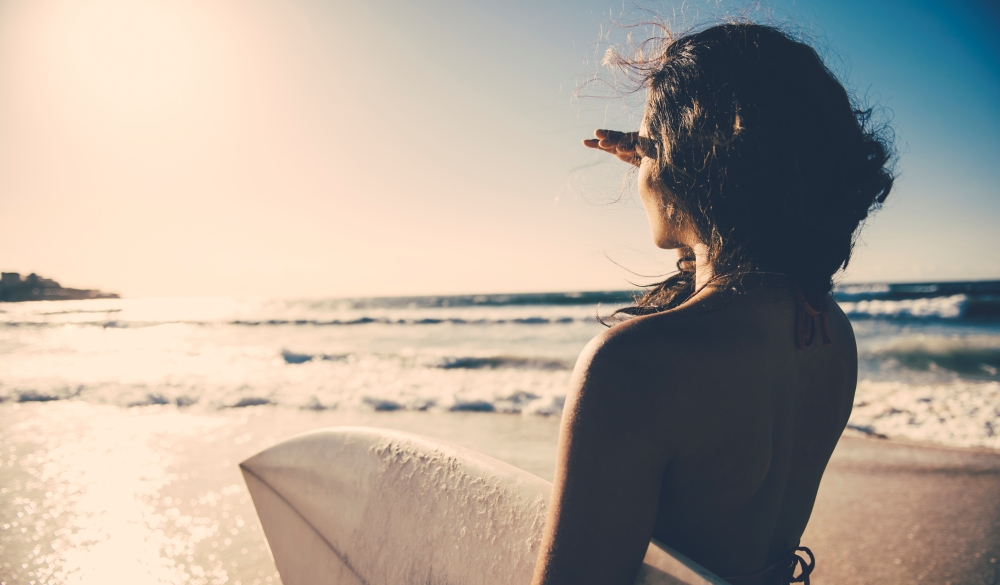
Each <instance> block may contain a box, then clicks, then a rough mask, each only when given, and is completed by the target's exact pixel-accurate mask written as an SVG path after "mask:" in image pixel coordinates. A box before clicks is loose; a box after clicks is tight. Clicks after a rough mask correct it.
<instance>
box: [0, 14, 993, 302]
mask: <svg viewBox="0 0 1000 585" xmlns="http://www.w3.org/2000/svg"><path fill="white" fill-rule="evenodd" d="M649 6H655V7H658V9H659V12H660V13H661V14H663V15H665V16H671V15H676V16H675V17H676V18H677V19H679V21H683V22H685V23H687V24H691V23H694V22H703V21H704V20H705V19H706V18H710V17H711V15H713V14H715V15H718V14H723V13H725V12H727V11H728V12H732V11H733V7H737V6H738V5H736V4H730V5H727V4H725V3H723V4H721V5H717V4H716V3H714V2H713V3H705V4H699V3H698V2H686V3H684V4H683V5H682V4H681V3H680V2H677V3H669V2H665V3H660V4H649ZM682 6H683V8H681V7H682ZM621 8H622V5H621V3H618V4H614V3H608V2H605V1H599V0H587V1H586V2H568V1H559V2H547V3H541V2H535V1H527V0H524V1H522V0H490V1H487V2H475V3H474V2H468V1H466V2H458V1H455V2H450V1H438V0H426V1H421V2H395V1H386V2H372V3H369V2H350V3H348V2H342V1H339V0H323V1H320V0H212V1H208V0H74V1H65V0H3V1H0V218H2V224H0V225H2V228H0V269H2V270H4V271H20V272H22V273H27V272H32V271H34V272H38V273H40V274H42V275H44V276H49V277H52V278H55V279H57V280H59V281H60V282H62V283H63V284H64V285H66V286H76V287H97V288H102V289H105V290H111V291H116V292H120V293H123V294H125V295H127V296H159V295H182V294H184V295H190V294H196V295H201V294H208V295H245V296H291V297H309V296H312V297H316V296H349V295H369V294H377V295H404V294H426V293H467V292H518V291H556V290H595V289H622V288H629V284H628V280H629V279H632V280H635V279H636V278H637V277H635V276H633V275H631V274H630V273H629V272H628V271H627V270H626V269H625V268H628V269H631V270H634V271H636V272H640V273H644V274H656V273H662V272H665V271H667V270H668V269H669V268H670V266H671V264H672V259H673V253H672V252H666V251H660V250H657V249H656V248H655V247H654V246H653V245H652V243H651V242H650V239H649V232H648V227H647V225H646V221H645V217H644V215H643V213H642V211H641V209H640V208H639V205H638V201H637V198H636V197H634V195H633V191H634V188H633V189H629V188H628V187H626V190H625V192H624V195H625V197H624V198H623V199H622V201H619V202H615V200H616V199H617V198H618V195H619V194H621V193H622V184H623V181H624V180H627V178H626V174H625V171H626V169H625V168H624V166H623V165H619V164H617V163H615V162H614V161H610V160H604V159H603V158H602V156H601V155H600V154H599V153H594V152H590V151H587V150H585V149H584V148H583V147H581V146H580V140H581V139H582V138H586V137H588V136H589V135H590V134H591V132H592V131H593V129H594V128H596V127H608V126H610V127H614V128H619V129H630V128H634V127H635V124H636V121H637V119H638V114H639V113H638V112H637V111H636V110H634V109H632V110H629V109H627V108H624V107H623V106H622V104H621V103H619V102H615V101H608V100H598V99H575V98H574V90H575V89H576V88H577V87H578V85H579V84H580V83H581V82H582V81H583V80H584V79H585V78H586V77H587V76H588V75H590V74H592V73H594V72H595V71H596V70H597V64H598V61H599V60H600V56H601V54H602V52H603V49H604V48H605V47H606V44H602V43H601V42H600V41H601V39H602V36H601V35H602V31H607V30H608V29H609V24H610V18H609V17H610V16H615V17H618V15H620V14H621ZM632 14H634V12H633V13H632ZM752 14H753V15H756V16H757V17H758V18H761V17H768V18H770V19H771V21H772V22H776V23H779V24H780V23H783V22H790V23H792V25H793V26H795V27H796V28H798V29H804V30H806V31H807V32H808V33H809V35H810V36H811V37H813V38H815V39H817V41H818V42H819V43H820V45H821V47H820V48H821V51H822V52H823V53H824V54H826V55H827V56H828V59H829V61H830V63H831V65H832V66H833V68H834V69H835V70H836V71H838V72H839V73H841V74H843V75H844V76H845V78H846V79H847V80H848V82H849V84H850V85H851V86H853V87H854V88H855V89H857V90H858V91H860V92H861V93H863V94H868V95H869V96H872V97H875V98H877V99H878V100H879V103H881V104H883V105H884V106H887V107H888V108H890V110H891V112H892V114H893V116H894V125H895V127H896V130H897V134H898V146H899V148H900V152H901V154H902V159H901V163H900V167H899V170H900V171H901V177H900V179H899V181H898V183H897V188H896V189H895V190H894V191H893V193H892V194H891V196H890V200H889V203H888V205H887V206H886V209H885V210H884V211H882V212H881V213H880V214H879V215H878V216H877V217H876V218H875V219H874V220H872V221H871V222H870V224H869V226H868V231H867V232H866V233H865V236H864V238H863V239H864V241H863V244H862V245H860V246H859V248H858V251H857V255H856V258H855V260H854V264H853V266H852V268H851V270H850V272H849V273H848V275H847V277H846V279H847V280H848V281H915V280H955V279H978V278H1000V252H998V250H1000V229H998V228H997V226H998V225H1000V189H998V185H1000V165H998V164H997V161H998V160H1000V110H998V108H997V104H1000V41H998V36H1000V35H997V34H996V31H997V30H998V25H1000V18H998V11H997V9H996V8H995V7H991V5H990V4H989V3H988V2H985V1H984V2H965V3H953V2H943V1H941V2H930V1H925V2H882V3H872V2H862V1H860V0H850V1H848V2H839V1H838V2H833V1H832V0H828V1H826V2H820V1H818V0H817V1H797V2H793V1H782V2H772V3H771V4H770V8H768V9H767V10H766V11H763V10H759V11H756V12H753V13H752ZM768 15H769V16H768ZM613 34H615V35H619V36H620V33H618V32H615V33H613ZM619 265H621V266H619ZM622 267H624V268H622ZM639 280H642V279H639Z"/></svg>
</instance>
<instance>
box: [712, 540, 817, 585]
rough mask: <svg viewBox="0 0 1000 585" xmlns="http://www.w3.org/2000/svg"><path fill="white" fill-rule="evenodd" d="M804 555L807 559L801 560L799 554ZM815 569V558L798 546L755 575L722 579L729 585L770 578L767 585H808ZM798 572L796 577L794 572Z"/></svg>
mask: <svg viewBox="0 0 1000 585" xmlns="http://www.w3.org/2000/svg"><path fill="white" fill-rule="evenodd" d="M800 552H801V553H803V554H805V555H806V556H807V557H808V558H803V557H802V556H800V555H799V553H800ZM815 568H816V557H815V556H813V553H812V551H811V550H809V549H808V548H807V547H804V546H800V547H797V548H793V549H792V550H790V551H788V552H787V553H785V554H784V555H782V556H781V559H779V560H778V561H777V562H775V563H772V564H770V565H768V566H766V567H764V568H763V569H761V570H760V571H757V572H756V573H751V574H749V575H736V576H734V577H723V579H725V580H726V581H729V582H730V583H742V582H746V581H755V580H758V579H763V578H765V577H768V576H770V577H772V578H771V579H770V580H769V581H766V582H765V583H767V584H768V585H771V584H773V585H788V584H789V583H803V584H804V585H809V575H811V574H812V572H813V569H815ZM796 571H798V573H799V574H798V575H796V574H795V572H796Z"/></svg>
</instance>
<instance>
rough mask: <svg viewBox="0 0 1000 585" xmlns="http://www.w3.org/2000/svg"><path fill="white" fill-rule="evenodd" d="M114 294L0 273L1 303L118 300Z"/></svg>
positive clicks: (46, 279)
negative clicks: (64, 286) (65, 286)
mask: <svg viewBox="0 0 1000 585" xmlns="http://www.w3.org/2000/svg"><path fill="white" fill-rule="evenodd" d="M117 298H119V297H118V295H116V294H114V293H106V292H101V291H99V290H86V289H79V288H63V287H62V286H61V285H60V284H59V283H58V282H56V281H54V280H51V279H48V278H42V277H41V276H38V275H37V274H35V273H31V274H29V275H28V276H26V277H25V278H21V275H20V274H18V273H17V272H4V273H0V302H8V303H15V302H18V301H78V300H81V299H117Z"/></svg>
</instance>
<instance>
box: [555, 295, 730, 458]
mask: <svg viewBox="0 0 1000 585" xmlns="http://www.w3.org/2000/svg"><path fill="white" fill-rule="evenodd" d="M693 326H694V325H693V324H692V322H691V319H690V318H689V317H688V316H686V315H683V314H658V315H650V316H645V317H638V318H635V319H631V320H629V321H627V322H625V323H622V324H619V325H617V326H615V327H612V328H610V329H608V330H607V331H604V332H602V333H601V334H600V335H598V336H596V337H595V338H594V339H593V340H591V342H590V343H589V344H588V345H587V347H586V348H585V349H584V351H583V352H582V353H581V354H580V358H579V359H578V361H577V365H576V368H575V370H574V374H573V382H572V384H571V388H570V394H569V396H568V397H567V408H568V409H569V413H570V416H572V417H574V418H576V417H582V418H583V419H588V420H593V419H600V420H601V421H602V425H604V424H606V425H608V426H606V427H605V428H606V429H607V430H608V431H609V432H618V431H622V432H628V433H629V434H634V433H637V432H638V433H640V434H645V433H646V432H648V433H649V434H650V437H651V438H655V441H656V443H657V444H660V445H663V446H664V447H667V448H671V447H676V446H678V445H679V439H680V437H684V436H686V437H687V438H688V439H690V438H691V437H692V433H696V432H697V430H695V429H692V428H690V427H691V426H692V425H691V424H689V423H691V422H692V421H694V420H697V419H700V418H702V417H700V416H697V415H696V413H699V412H708V411H710V410H711V409H712V408H714V407H713V406H712V405H711V402H710V401H711V397H710V396H708V395H707V394H706V393H705V392H704V391H703V389H702V386H704V383H705V377H704V372H699V370H700V368H698V367H697V366H695V365H694V364H692V363H691V357H692V356H694V355H698V354H699V353H702V354H708V353H711V352H710V350H709V348H708V346H707V345H705V346H704V347H703V348H702V349H700V350H699V349H696V348H693V347H692V342H691V335H692V332H691V329H692V328H693ZM695 345H704V344H703V343H702V342H695ZM693 366H694V367H693ZM692 415H695V416H692ZM674 432H676V433H677V434H678V441H677V442H675V441H671V440H670V437H668V436H666V435H669V434H672V433H674ZM664 455H666V456H668V457H669V454H664Z"/></svg>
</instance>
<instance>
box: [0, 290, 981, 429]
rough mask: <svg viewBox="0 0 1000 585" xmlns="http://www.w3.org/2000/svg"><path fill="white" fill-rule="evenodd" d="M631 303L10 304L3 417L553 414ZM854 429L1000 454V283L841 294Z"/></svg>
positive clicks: (1, 354) (5, 323) (621, 295)
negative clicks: (48, 410)
mask: <svg viewBox="0 0 1000 585" xmlns="http://www.w3.org/2000/svg"><path fill="white" fill-rule="evenodd" d="M634 294H635V293H634V292H630V291H623V292H621V291H620V292H588V293H549V294H509V295H498V294H485V295H464V296H424V297H397V298H357V299H315V300H268V299H256V300H255V299H237V298H140V299H101V300H86V301H59V302H27V303H7V304H2V305H0V408H3V406H4V405H9V404H18V403H20V404H23V403H26V402H47V403H49V402H63V401H83V402H87V403H92V404H106V405H115V406H117V407H121V408H126V409H141V408H143V407H148V406H161V407H168V408H175V409H179V410H182V411H188V412H197V413H200V414H206V413H207V414H211V413H218V412H221V411H227V410H232V409H242V408H252V407H267V408H278V409H307V410H316V411H325V410H339V411H380V412H384V411H404V410H405V411H434V412H446V413H455V412H470V411H471V412H479V413H489V414H490V415H492V416H504V415H512V414H519V415H524V416H547V415H558V414H559V413H560V412H561V409H562V405H563V400H564V397H565V393H566V385H567V382H568V378H569V375H570V371H571V370H572V367H573V364H574V362H575V360H576V357H577V355H578V354H579V352H580V350H581V349H582V348H583V346H584V345H585V344H586V343H587V341H588V340H589V339H590V338H592V337H593V336H594V335H596V334H598V333H599V332H600V331H601V330H602V329H603V328H604V325H602V324H601V323H600V322H599V320H598V315H608V314H610V313H611V312H612V311H613V310H614V309H615V308H618V307H620V306H623V305H624V304H626V303H628V302H630V300H631V299H632V297H633V295H634ZM835 296H836V298H837V300H838V302H839V303H840V305H841V306H842V307H843V309H844V310H845V312H846V313H847V314H848V315H849V316H850V318H851V320H852V322H853V325H854V329H855V332H856V334H857V339H858V349H859V354H860V378H859V379H860V382H859V386H858V392H857V400H856V404H855V408H854V414H853V416H852V417H851V421H850V427H851V428H852V429H854V430H855V431H858V432H863V433H867V434H872V435H884V436H887V437H896V438H907V439H914V440H920V441H930V442H935V443H940V444H944V445H952V446H977V447H988V448H993V449H1000V281H993V282H975V283H925V284H869V285H850V286H841V287H839V288H838V289H837V290H836V292H835Z"/></svg>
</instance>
